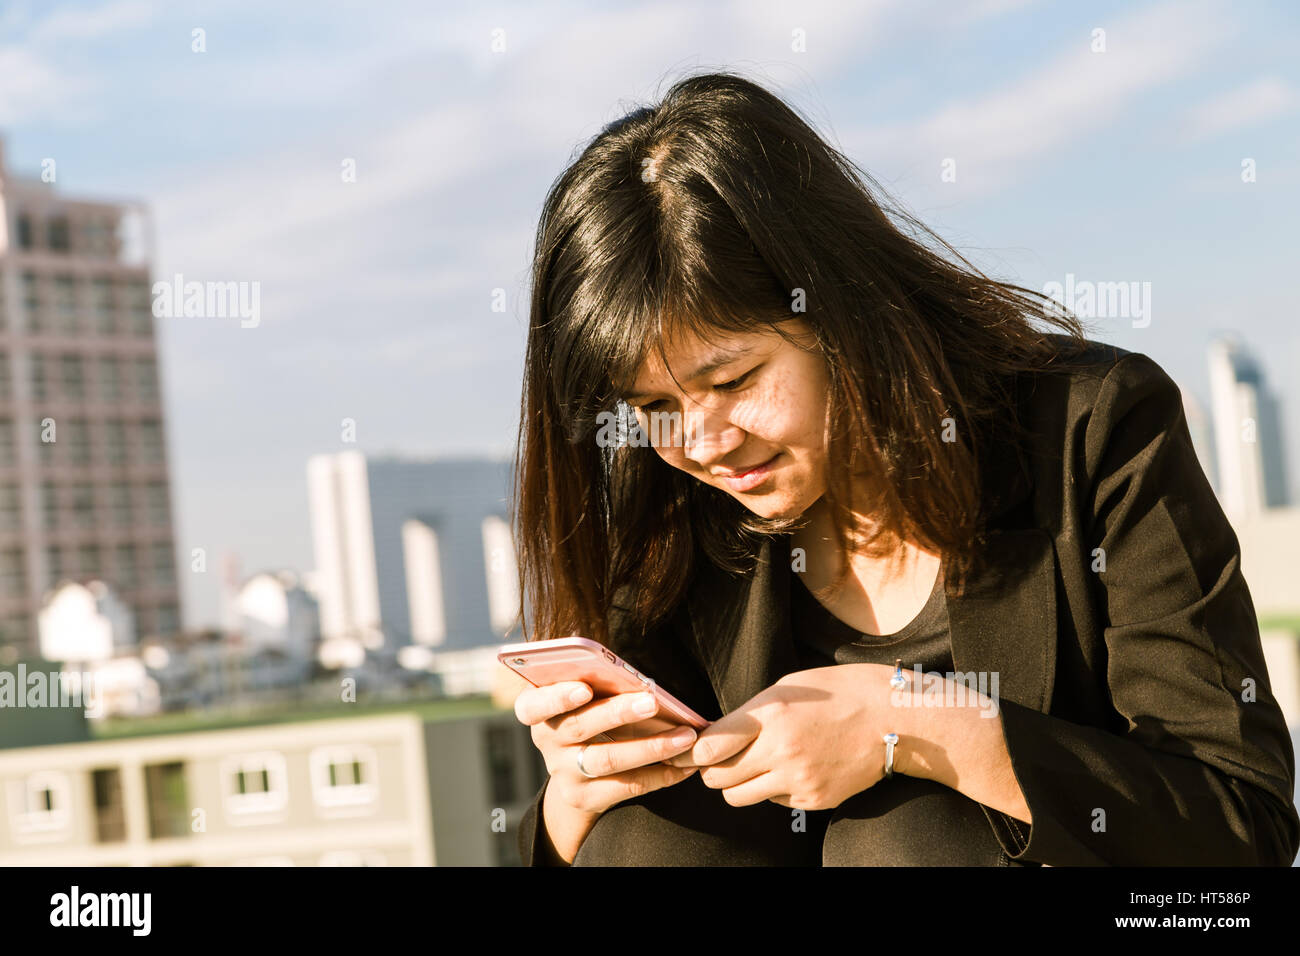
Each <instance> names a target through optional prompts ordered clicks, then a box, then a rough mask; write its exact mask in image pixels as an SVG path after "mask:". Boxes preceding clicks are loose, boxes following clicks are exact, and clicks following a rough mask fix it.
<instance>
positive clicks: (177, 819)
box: [144, 760, 190, 840]
mask: <svg viewBox="0 0 1300 956" xmlns="http://www.w3.org/2000/svg"><path fill="white" fill-rule="evenodd" d="M144 783H145V794H146V798H147V799H148V801H149V835H150V836H151V837H152V838H153V839H155V840H159V839H163V838H164V837H178V836H188V835H189V833H190V801H189V797H188V796H187V795H186V788H185V764H184V763H182V762H181V761H179V760H177V761H173V762H172V763H157V764H149V765H147V766H146V767H145V768H144Z"/></svg>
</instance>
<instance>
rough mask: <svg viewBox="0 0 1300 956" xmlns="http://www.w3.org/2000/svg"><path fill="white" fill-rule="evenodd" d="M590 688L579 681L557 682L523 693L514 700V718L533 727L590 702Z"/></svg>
mask: <svg viewBox="0 0 1300 956" xmlns="http://www.w3.org/2000/svg"><path fill="white" fill-rule="evenodd" d="M591 693H592V692H591V687H590V686H588V685H587V684H585V683H583V682H582V681H580V680H566V681H558V682H556V683H554V684H547V685H546V686H544V687H534V688H532V689H531V690H526V691H523V692H521V693H520V694H519V696H518V697H516V698H515V716H516V717H517V718H519V721H520V723H523V724H527V725H528V726H530V727H531V726H533V725H534V724H540V723H541V722H542V721H544V720H550V719H552V718H553V717H555V716H557V715H558V714H563V713H566V712H568V711H570V710H573V709H574V708H575V707H580V706H582V705H583V704H585V703H586V702H587V701H589V700H591Z"/></svg>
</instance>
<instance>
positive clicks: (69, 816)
mask: <svg viewBox="0 0 1300 956" xmlns="http://www.w3.org/2000/svg"><path fill="white" fill-rule="evenodd" d="M337 709H339V710H342V709H346V705H344V706H342V707H340V708H337ZM544 777H545V768H544V766H543V764H542V761H541V757H540V755H539V754H538V752H537V751H536V749H535V748H534V747H533V744H532V739H531V737H530V734H529V732H528V728H527V727H525V726H524V725H522V724H520V723H519V721H518V720H517V719H516V718H515V715H514V713H513V711H502V710H500V709H497V708H495V707H494V706H492V704H491V702H490V701H488V700H478V701H472V702H468V703H467V702H464V701H454V702H437V703H433V704H426V705H419V706H418V707H412V709H410V710H405V711H393V712H389V713H383V714H370V715H366V714H358V715H357V716H331V717H326V718H322V719H314V720H313V719H303V720H298V721H295V722H285V723H267V724H262V725H256V726H244V727H230V728H212V729H207V730H197V731H188V732H187V731H184V730H179V731H177V732H164V733H148V734H146V735H143V736H133V737H122V738H120V739H112V738H106V739H98V740H94V741H90V742H80V743H67V744H57V745H52V746H42V747H25V748H18V749H10V750H0V866H247V865H270V866H276V865H279V866H433V865H442V866H509V865H518V862H519V855H518V849H517V838H518V834H517V829H518V824H519V819H520V817H521V816H522V814H523V811H524V809H525V808H526V807H527V805H528V802H529V801H530V800H531V799H532V797H533V795H534V794H536V792H537V790H538V788H540V787H541V784H542V780H543V779H544Z"/></svg>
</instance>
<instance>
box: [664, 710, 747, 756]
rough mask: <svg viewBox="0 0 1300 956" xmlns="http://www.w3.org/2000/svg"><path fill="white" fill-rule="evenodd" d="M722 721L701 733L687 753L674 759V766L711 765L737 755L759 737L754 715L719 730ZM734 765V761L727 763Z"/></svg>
mask: <svg viewBox="0 0 1300 956" xmlns="http://www.w3.org/2000/svg"><path fill="white" fill-rule="evenodd" d="M720 725H722V721H718V723H715V724H712V725H710V726H709V727H708V728H707V729H706V730H704V731H702V732H701V733H700V738H699V740H697V741H695V746H694V747H692V748H691V749H690V750H689V751H688V752H687V753H684V754H682V755H681V756H680V757H677V758H674V760H673V761H672V763H673V766H674V767H686V766H695V767H709V766H714V765H716V764H721V763H723V762H724V761H727V760H730V758H732V757H735V756H737V755H738V754H739V753H741V752H742V751H743V750H744V749H745V748H746V747H748V746H749V745H750V744H751V743H753V742H754V740H755V739H757V737H758V732H759V729H760V727H759V724H758V721H757V720H754V719H753V718H752V717H751V718H748V719H746V720H744V721H735V722H732V723H730V724H727V725H725V726H722V729H721V730H718V729H716V728H718V727H719V726H720ZM727 766H734V763H732V764H727Z"/></svg>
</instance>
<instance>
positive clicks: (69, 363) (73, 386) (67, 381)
mask: <svg viewBox="0 0 1300 956" xmlns="http://www.w3.org/2000/svg"><path fill="white" fill-rule="evenodd" d="M59 364H60V366H61V369H62V375H61V377H62V379H63V381H62V383H61V384H62V388H63V394H64V395H65V396H67V397H68V398H76V399H82V398H85V397H86V369H85V367H84V366H83V365H82V363H81V356H80V355H72V354H69V355H63V356H60V360H59Z"/></svg>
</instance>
